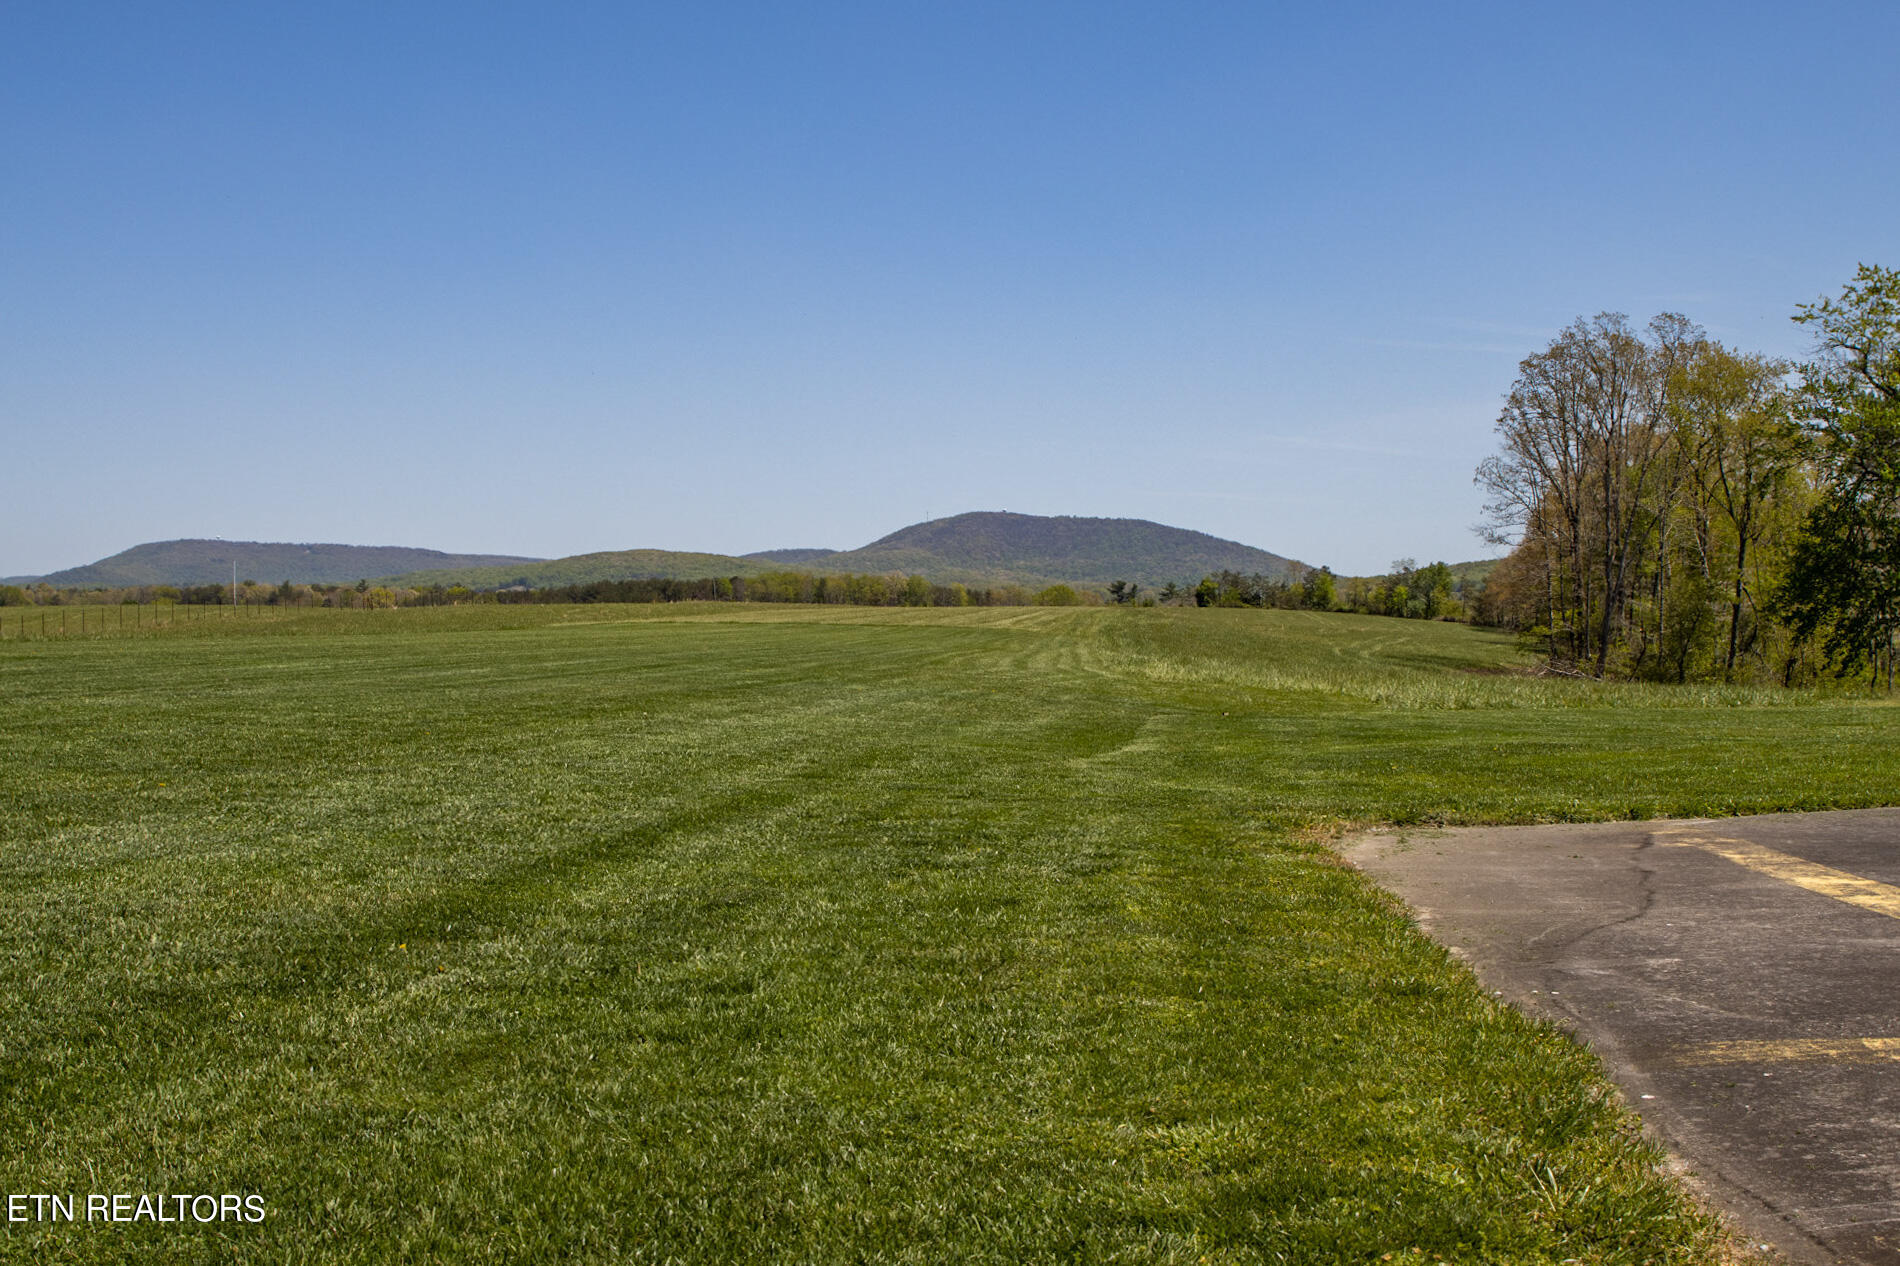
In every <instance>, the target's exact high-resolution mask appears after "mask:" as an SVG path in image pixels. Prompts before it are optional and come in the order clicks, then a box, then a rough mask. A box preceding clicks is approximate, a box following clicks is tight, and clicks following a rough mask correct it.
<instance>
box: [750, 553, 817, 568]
mask: <svg viewBox="0 0 1900 1266" xmlns="http://www.w3.org/2000/svg"><path fill="white" fill-rule="evenodd" d="M837 552H838V551H837V550H835V549H762V550H754V551H753V552H752V553H750V554H741V555H739V557H740V558H751V559H756V560H758V561H759V562H762V563H779V564H782V565H784V566H787V567H791V566H801V565H804V564H807V563H816V562H818V561H820V560H822V559H826V558H830V557H831V556H832V555H833V554H836V553H837Z"/></svg>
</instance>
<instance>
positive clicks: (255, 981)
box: [0, 604, 1900, 1263]
mask: <svg viewBox="0 0 1900 1266" xmlns="http://www.w3.org/2000/svg"><path fill="white" fill-rule="evenodd" d="M6 625H7V627H8V628H9V629H10V628H11V625H12V618H11V617H9V618H8V620H7V621H6ZM1527 669H1528V661H1526V660H1523V659H1522V658H1521V657H1520V656H1519V655H1518V654H1517V652H1516V651H1515V650H1514V649H1513V647H1512V646H1511V644H1510V642H1509V641H1508V639H1503V638H1499V637H1496V636H1493V635H1488V634H1484V633H1480V632H1475V631H1473V630H1471V629H1468V628H1464V627H1459V626H1452V625H1438V624H1426V623H1423V622H1417V621H1396V620H1381V619H1373V618H1357V617H1348V616H1332V615H1319V614H1311V613H1286V612H1271V611H1267V612H1262V611H1251V610H1239V611H1229V610H1173V609H1147V610H1143V609H1126V608H1113V609H1038V608H1014V609H956V610H939V609H921V610H901V609H877V608H812V607H746V606H735V605H731V604H723V605H706V606H693V607H686V606H653V607H605V606H594V607H499V608H498V607H471V608H452V609H422V610H399V611H371V612H332V611H287V612H277V613H272V614H270V615H267V616H258V617H256V618H253V619H250V620H245V619H240V618H236V617H228V616H227V617H224V618H199V619H197V620H196V621H195V622H193V621H186V622H183V623H174V624H171V625H167V626H163V627H159V628H153V627H150V626H147V625H138V626H135V627H133V628H130V629H127V630H125V631H123V632H119V631H114V630H111V629H108V630H107V632H105V633H104V634H102V635H96V636H91V635H89V636H84V637H81V636H66V637H54V636H48V637H45V638H40V637H37V636H28V637H25V638H24V639H22V638H20V637H16V636H11V635H9V636H8V638H7V639H6V640H4V641H0V692H4V693H3V694H0V705H3V706H0V751H4V753H5V756H4V760H3V761H0V963H4V969H3V970H4V973H5V977H4V979H5V989H4V990H3V991H0V1175H3V1176H4V1183H5V1186H6V1189H7V1191H8V1192H9V1193H63V1194H71V1195H75V1196H76V1197H77V1199H78V1200H79V1201H80V1208H79V1210H78V1212H79V1215H80V1216H79V1220H77V1221H75V1222H70V1223H69V1222H48V1221H44V1220H41V1221H29V1222H24V1223H20V1222H9V1223H7V1224H6V1225H5V1230H4V1233H0V1255H4V1256H5V1257H7V1258H8V1259H10V1260H21V1261H29V1260H30V1261H41V1260H48V1261H51V1260H58V1261H67V1260H71V1261H93V1262H115V1261H121V1260H126V1259H133V1260H139V1259H144V1260H177V1261H205V1260H239V1261H256V1262H266V1261H268V1262H284V1261H290V1262H299V1261H312V1262H314V1261H324V1262H330V1261H344V1262H384V1261H496V1262H504V1261H522V1260H550V1259H569V1260H580V1261H589V1260H624V1261H652V1262H665V1261H673V1262H707V1263H712V1262H731V1261H745V1260H759V1261H810V1262H833V1261H920V1262H921V1261H933V1262H934V1261H959V1262H965V1261H978V1262H980V1261H992V1262H999V1263H1001V1262H1025V1261H1056V1260H1062V1261H1089V1262H1096V1261H1160V1262H1200V1261H1203V1260H1205V1261H1209V1262H1256V1261H1258V1262H1294V1263H1309V1262H1331V1261H1373V1260H1379V1259H1380V1258H1381V1256H1382V1255H1383V1254H1386V1253H1393V1254H1395V1257H1394V1260H1398V1258H1397V1256H1396V1255H1397V1254H1400V1253H1403V1254H1405V1256H1406V1259H1407V1260H1423V1261H1431V1260H1436V1259H1443V1260H1446V1261H1456V1262H1473V1261H1495V1262H1512V1263H1517V1262H1526V1263H1536V1262H1548V1263H1559V1262H1563V1261H1567V1260H1581V1261H1587V1262H1627V1263H1637V1262H1713V1261H1715V1260H1717V1253H1718V1244H1717V1238H1716V1231H1715V1228H1714V1227H1713V1225H1712V1224H1711V1223H1710V1221H1709V1220H1708V1219H1707V1218H1706V1217H1704V1216H1703V1215H1702V1214H1701V1213H1699V1212H1698V1211H1697V1210H1696V1209H1695V1208H1694V1207H1692V1206H1691V1205H1690V1204H1689V1203H1688V1202H1687V1201H1686V1200H1685V1198H1684V1197H1683V1196H1682V1194H1681V1193H1680V1192H1679V1191H1678V1190H1677V1189H1676V1188H1675V1187H1674V1186H1673V1185H1672V1184H1671V1183H1670V1182H1669V1181H1668V1180H1666V1179H1664V1178H1663V1177H1661V1176H1660V1174H1659V1172H1658V1170H1657V1168H1656V1161H1657V1157H1656V1155H1655V1154H1654V1153H1653V1152H1652V1151H1651V1150H1650V1149H1649V1147H1648V1146H1647V1145H1646V1144H1645V1143H1644V1142H1643V1141H1642V1140H1641V1139H1640V1138H1639V1137H1638V1135H1637V1133H1636V1130H1635V1126H1634V1124H1633V1121H1632V1119H1631V1118H1630V1117H1628V1116H1627V1115H1626V1114H1625V1113H1624V1112H1623V1110H1622V1109H1621V1108H1619V1107H1618V1106H1617V1104H1616V1103H1615V1102H1614V1100H1613V1098H1612V1097H1611V1094H1610V1091H1609V1089H1608V1088H1607V1085H1606V1083H1605V1082H1604V1081H1603V1080H1602V1079H1601V1077H1600V1074H1599V1070H1598V1069H1597V1068H1596V1067H1595V1065H1594V1064H1593V1062H1592V1060H1591V1059H1590V1058H1589V1057H1588V1056H1587V1055H1586V1054H1585V1053H1583V1052H1582V1051H1580V1050H1579V1049H1578V1048H1577V1047H1576V1046H1575V1045H1574V1044H1573V1043H1571V1042H1570V1041H1569V1040H1568V1039H1566V1038H1565V1037H1563V1036H1562V1035H1561V1034H1558V1033H1556V1032H1555V1031H1553V1030H1550V1029H1547V1028H1544V1027H1541V1026H1538V1025H1535V1024H1532V1023H1530V1022H1529V1021H1526V1020H1524V1019H1523V1018H1521V1017H1520V1016H1518V1015H1517V1014H1516V1013H1515V1012H1512V1011H1509V1010H1507V1009H1504V1008H1502V1007H1500V1006H1498V1005H1496V1004H1495V1003H1493V1002H1492V1001H1491V1000H1489V999H1488V998H1487V997H1486V996H1485V995H1484V994H1483V993H1482V992H1481V991H1480V990H1479V989H1478V988H1477V987H1476V985H1475V984H1474V983H1473V981H1472V980H1471V979H1470V977H1469V976H1468V975H1467V974H1466V973H1465V971H1464V970H1463V969H1462V968H1461V967H1459V966H1457V965H1456V964H1455V963H1453V962H1452V961H1450V960H1449V959H1448V958H1447V956H1446V955H1445V954H1444V953H1442V952H1441V951H1440V950H1438V949H1437V948H1435V947H1434V946H1432V945H1431V944H1430V943H1429V942H1427V941H1425V940H1424V939H1423V938H1422V937H1420V936H1419V935H1418V934H1417V933H1416V932H1415V931H1414V930H1413V929H1412V928H1411V927H1410V925H1409V924H1408V922H1407V919H1406V917H1405V912H1404V911H1403V909H1402V908H1400V907H1398V906H1397V905H1396V904H1395V903H1393V902H1392V901H1391V900H1390V899H1388V898H1386V897H1384V896H1383V895H1381V894H1380V893H1379V892H1378V891H1377V890H1376V889H1374V888H1373V887H1372V886H1370V885H1369V884H1368V883H1367V882H1365V881H1364V880H1363V879H1361V878H1360V877H1358V876H1357V875H1355V874H1354V873H1352V872H1350V871H1347V870H1345V869H1343V868H1341V867H1340V866H1339V865H1338V864H1337V863H1336V862H1335V861H1334V859H1333V856H1332V854H1331V853H1330V852H1329V850H1328V849H1327V847H1326V841H1327V840H1328V839H1329V838H1331V837H1332V835H1333V834H1335V833H1336V832H1337V831H1339V830H1341V829H1343V828H1344V827H1346V826H1347V825H1349V824H1354V823H1368V822H1377V821H1397V822H1408V823H1423V822H1445V823H1451V822H1506V821H1512V822H1520V821H1521V822H1528V821H1539V820H1569V819H1574V820H1585V819H1598V818H1624V817H1632V816H1633V817H1649V816H1663V815H1703V814H1721V813H1739V812H1757V811H1773V810H1787V809H1817V808H1826V807H1846V806H1861V805H1872V804H1880V803H1888V802H1891V800H1892V794H1893V793H1892V789H1893V788H1895V787H1896V786H1900V724H1897V723H1900V713H1896V712H1895V710H1894V709H1893V708H1892V707H1891V706H1889V705H1887V704H1886V703H1884V702H1881V701H1879V700H1873V699H1868V698H1865V697H1863V696H1859V695H1855V694H1851V693H1835V694H1831V695H1815V694H1805V693H1783V692H1777V691H1756V690H1746V689H1739V688H1738V689H1729V688H1708V687H1690V688H1684V689H1670V688H1666V687H1655V686H1632V685H1596V684H1591V683H1583V682H1575V681H1568V680H1549V679H1538V678H1534V677H1531V676H1529V675H1528V672H1527ZM88 1193H131V1194H132V1195H133V1196H134V1198H136V1196H137V1195H138V1194H140V1193H149V1194H152V1195H156V1194H158V1193H237V1194H255V1195H257V1196H260V1197H261V1203H262V1206H263V1207H264V1208H265V1210H266V1211H267V1212H266V1214H265V1216H264V1217H263V1220H262V1221H258V1222H253V1221H243V1220H235V1219H220V1220H218V1221H213V1222H207V1223H199V1222H196V1221H193V1220H191V1219H189V1218H187V1219H185V1220H183V1221H180V1222H176V1223H165V1224H162V1225H161V1224H157V1223H154V1222H153V1221H151V1220H140V1221H129V1222H102V1221H94V1222H87V1221H86V1220H85V1218H84V1214H85V1209H84V1199H85V1197H86V1195H87V1194H88ZM28 1207H29V1208H31V1207H32V1206H30V1205H29V1206H28ZM1414 1249H1417V1250H1419V1251H1418V1253H1417V1254H1414V1253H1413V1250H1414Z"/></svg>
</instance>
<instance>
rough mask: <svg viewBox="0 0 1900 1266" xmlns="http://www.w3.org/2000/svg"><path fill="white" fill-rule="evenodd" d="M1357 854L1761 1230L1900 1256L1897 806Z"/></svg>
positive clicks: (1407, 837)
mask: <svg viewBox="0 0 1900 1266" xmlns="http://www.w3.org/2000/svg"><path fill="white" fill-rule="evenodd" d="M1344 851H1345V855H1346V857H1347V859H1348V860H1349V861H1351V862H1352V863H1353V864H1354V865H1357V866H1359V867H1360V868H1361V869H1363V870H1365V871H1366V872H1367V873H1368V874H1370V875H1371V876H1372V877H1373V878H1375V879H1376V880H1378V881H1379V882H1380V883H1382V884H1384V885H1385V886H1386V887H1388V888H1390V889H1391V890H1393V891H1395V892H1397V893H1398V894H1399V895H1400V896H1401V897H1403V898H1404V899H1405V900H1406V901H1407V902H1408V903H1410V904H1411V905H1412V907H1413V908H1414V909H1415V910H1416V911H1417V912H1418V915H1419V921H1420V924H1421V926H1422V927H1423V928H1424V929H1425V930H1426V931H1427V932H1428V933H1430V934H1431V935H1432V936H1433V937H1435V938H1436V939H1437V940H1438V941H1440V942H1441V943H1443V944H1445V945H1447V946H1449V947H1451V949H1452V950H1453V952H1454V953H1456V954H1458V955H1459V956H1460V957H1462V958H1464V959H1465V960H1466V961H1467V962H1469V963H1470V964H1471V965H1472V967H1473V968H1475V969H1476V970H1477V972H1478V975H1479V977H1480V978H1481V979H1482V980H1484V981H1485V983H1486V985H1487V987H1489V988H1492V989H1495V990H1498V991H1500V992H1502V993H1503V994H1504V995H1505V996H1506V997H1508V998H1511V999H1512V1000H1514V1001H1516V1002H1518V1003H1519V1004H1521V1005H1524V1006H1526V1007H1527V1008H1528V1009H1530V1010H1532V1011H1534V1012H1535V1013H1538V1014H1541V1015H1543V1016H1545V1017H1546V1018H1550V1019H1554V1020H1556V1021H1558V1022H1559V1023H1561V1024H1563V1025H1565V1026H1566V1027H1568V1028H1570V1029H1572V1030H1574V1031H1575V1032H1577V1033H1578V1034H1579V1035H1580V1036H1581V1037H1582V1038H1583V1039H1584V1040H1586V1041H1587V1042H1588V1043H1589V1044H1590V1045H1591V1046H1592V1047H1593V1048H1594V1049H1595V1050H1596V1051H1597V1052H1598V1053H1599V1054H1600V1055H1601V1056H1602V1057H1603V1059H1604V1061H1605V1063H1607V1064H1608V1065H1609V1066H1610V1069H1611V1071H1612V1073H1613V1074H1614V1075H1615V1076H1616V1078H1617V1080H1618V1082H1619V1083H1620V1084H1621V1085H1622V1086H1623V1089H1624V1091H1625V1092H1626V1093H1627V1095H1628V1097H1629V1100H1630V1103H1631V1105H1632V1106H1634V1107H1635V1108H1637V1109H1638V1110H1639V1111H1640V1112H1641V1113H1642V1115H1643V1118H1644V1120H1645V1121H1646V1122H1647V1123H1648V1124H1649V1125H1650V1126H1651V1127H1652V1128H1653V1129H1654V1130H1656V1131H1657V1132H1658V1133H1659V1134H1660V1135H1661V1137H1662V1138H1663V1140H1664V1141H1665V1142H1666V1143H1667V1144H1668V1146H1669V1147H1670V1149H1671V1151H1673V1152H1674V1153H1675V1154H1676V1155H1677V1156H1679V1157H1681V1158H1682V1159H1683V1160H1684V1162H1685V1163H1686V1165H1687V1168H1688V1169H1689V1171H1690V1172H1691V1173H1693V1174H1694V1175H1695V1177H1696V1179H1697V1180H1698V1181H1699V1183H1700V1184H1701V1185H1702V1187H1703V1188H1704V1189H1705V1190H1706V1191H1707V1192H1708V1193H1709V1194H1710V1195H1711V1196H1712V1197H1713V1198H1714V1199H1715V1200H1716V1202H1717V1203H1720V1204H1722V1205H1723V1206H1724V1207H1726V1208H1727V1209H1729V1210H1730V1212H1731V1213H1733V1214H1734V1215H1735V1217H1736V1220H1737V1222H1738V1223H1739V1224H1740V1225H1741V1226H1742V1227H1743V1228H1744V1229H1745V1230H1746V1231H1747V1232H1748V1234H1749V1235H1750V1236H1751V1237H1753V1238H1755V1239H1756V1240H1757V1241H1758V1242H1762V1243H1772V1244H1774V1245H1775V1247H1776V1248H1778V1249H1780V1250H1781V1251H1782V1252H1783V1253H1785V1254H1787V1255H1788V1256H1789V1257H1791V1258H1794V1259H1795V1260H1797V1261H1804V1262H1806V1261H1811V1262H1863V1263H1896V1264H1900V809H1870V810H1860V811H1855V812H1847V813H1805V814H1778V815H1774V816H1768V817H1755V818H1726V819H1720V820H1712V821H1711V820H1696V821H1656V822H1634V823H1608V824H1602V825H1592V826H1553V827H1514V828H1479V829H1471V830H1454V831H1414V832H1406V833H1403V834H1397V835H1374V836H1369V837H1364V838H1362V839H1360V840H1357V841H1349V842H1348V845H1347V847H1346V848H1345V850H1344Z"/></svg>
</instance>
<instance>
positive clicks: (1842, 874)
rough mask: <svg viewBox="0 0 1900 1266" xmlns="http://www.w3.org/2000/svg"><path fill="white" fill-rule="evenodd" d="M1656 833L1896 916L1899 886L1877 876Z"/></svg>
mask: <svg viewBox="0 0 1900 1266" xmlns="http://www.w3.org/2000/svg"><path fill="white" fill-rule="evenodd" d="M1656 836H1657V839H1658V840H1660V841H1661V842H1662V843H1665V844H1683V845H1687V846H1688V847H1690V848H1699V849H1701V850H1702V851H1703V852H1705V853H1714V854H1715V855H1716V856H1717V857H1726V858H1727V859H1728V860H1729V861H1732V862H1734V863H1735V864H1736V865H1737V866H1746V867H1748V868H1749V869H1750V870H1755V871H1760V872H1761V873H1762V874H1764V875H1771V876H1773V877H1774V878H1776V879H1780V880H1783V881H1785V882H1787V883H1791V884H1795V885H1798V886H1799V887H1802V888H1806V889H1807V890H1808V891H1809V892H1818V893H1820V894H1821V895H1822V896H1825V897H1832V898H1834V899H1835V900H1836V901H1845V902H1847V903H1848V904H1849V905H1856V906H1859V907H1861V908H1862V909H1864V910H1873V911H1875V912H1876V913H1879V914H1884V915H1887V916H1888V917H1889V918H1894V919H1900V888H1896V887H1894V886H1893V885H1892V884H1883V883H1881V882H1880V881H1879V880H1877V879H1865V878H1863V877H1861V876H1859V875H1853V874H1849V873H1848V872H1847V871H1844V870H1835V869H1834V868H1833V867H1832V866H1822V865H1818V864H1817V863H1815V862H1810V861H1804V860H1803V859H1801V858H1799V857H1795V856H1794V855H1792V854H1790V853H1783V852H1781V851H1780V850H1778V849H1772V848H1769V847H1767V846H1766V845H1762V844H1751V843H1749V842H1748V841H1747V840H1731V839H1724V838H1722V837H1720V836H1714V835H1688V834H1682V833H1679V832H1673V831H1658V832H1657V833H1656Z"/></svg>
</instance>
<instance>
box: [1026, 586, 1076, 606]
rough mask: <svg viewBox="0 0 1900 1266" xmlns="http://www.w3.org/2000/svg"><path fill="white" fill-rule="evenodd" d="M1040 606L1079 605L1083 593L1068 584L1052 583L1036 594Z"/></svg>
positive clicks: (1037, 603)
mask: <svg viewBox="0 0 1900 1266" xmlns="http://www.w3.org/2000/svg"><path fill="white" fill-rule="evenodd" d="M1036 605H1037V606H1039V607H1079V606H1081V605H1082V595H1081V594H1079V593H1077V592H1076V591H1075V590H1074V589H1072V588H1070V587H1069V586H1068V585H1050V586H1049V587H1048V588H1047V589H1044V590H1042V591H1041V592H1040V593H1038V594H1037V595H1036Z"/></svg>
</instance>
